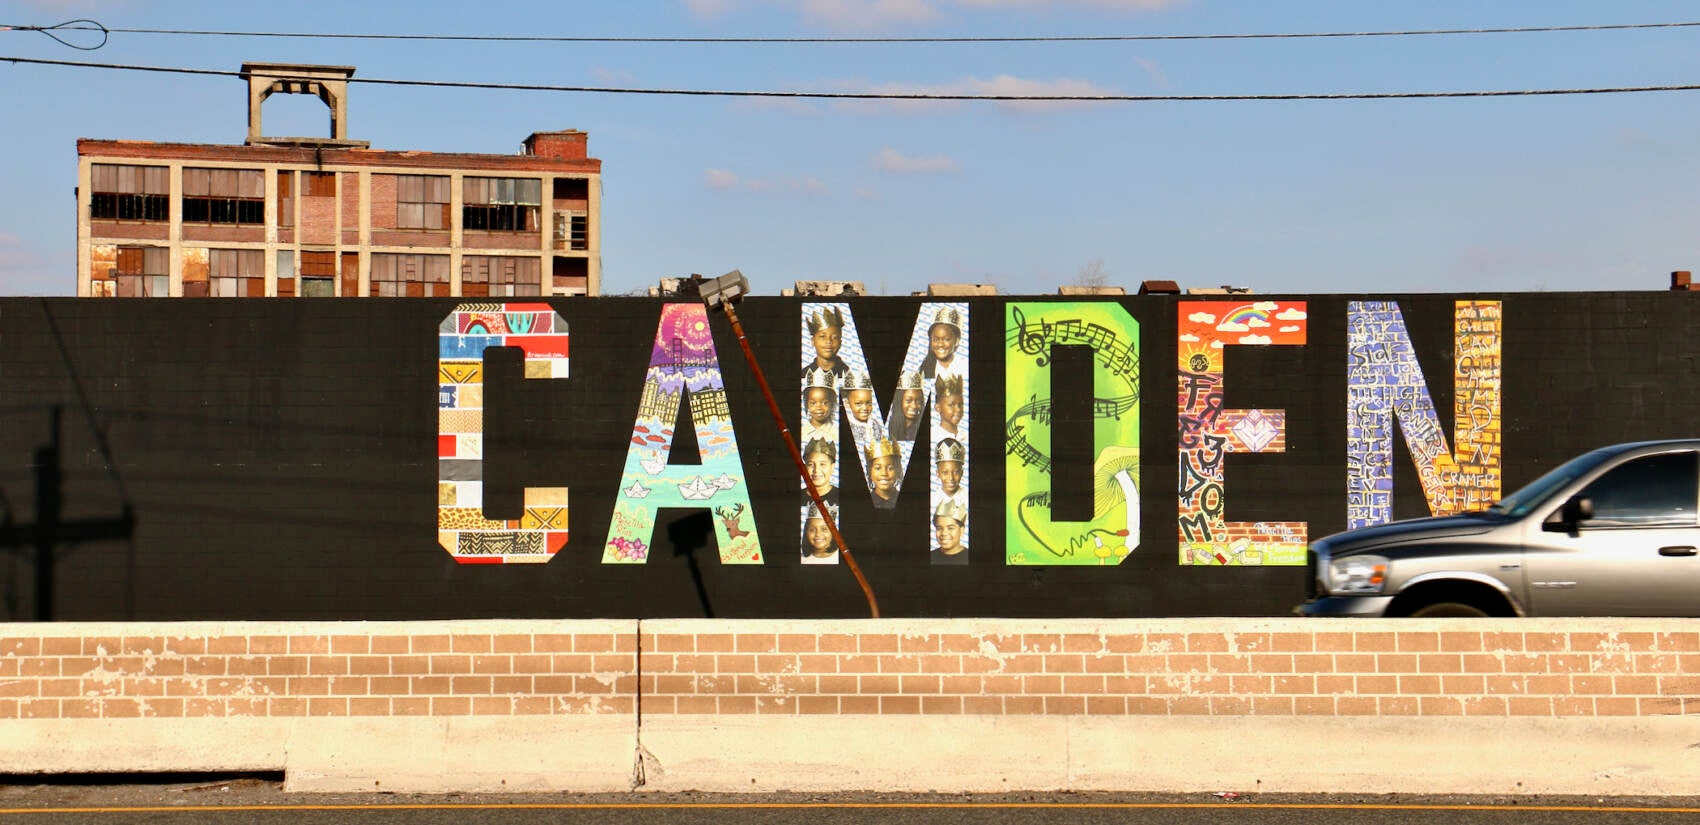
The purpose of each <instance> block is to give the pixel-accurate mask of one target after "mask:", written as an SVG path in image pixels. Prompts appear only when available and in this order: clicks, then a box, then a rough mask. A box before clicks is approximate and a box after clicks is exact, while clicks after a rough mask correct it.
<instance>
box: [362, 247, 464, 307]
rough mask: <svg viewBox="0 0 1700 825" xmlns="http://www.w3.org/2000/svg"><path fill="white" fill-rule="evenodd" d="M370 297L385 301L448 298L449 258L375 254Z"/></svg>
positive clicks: (373, 256) (386, 253) (442, 256)
mask: <svg viewBox="0 0 1700 825" xmlns="http://www.w3.org/2000/svg"><path fill="white" fill-rule="evenodd" d="M371 280H372V284H371V289H370V294H371V295H373V296H376V297H381V298H403V297H406V298H419V297H424V296H433V297H446V296H448V294H449V256H447V255H413V254H396V253H389V252H374V253H372V275H371Z"/></svg>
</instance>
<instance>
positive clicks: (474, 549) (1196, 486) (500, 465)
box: [0, 292, 1700, 620]
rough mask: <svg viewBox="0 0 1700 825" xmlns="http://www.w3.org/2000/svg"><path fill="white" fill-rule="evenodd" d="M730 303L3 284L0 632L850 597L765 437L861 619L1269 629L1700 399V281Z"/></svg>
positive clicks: (1684, 419)
mask: <svg viewBox="0 0 1700 825" xmlns="http://www.w3.org/2000/svg"><path fill="white" fill-rule="evenodd" d="M738 313H739V316H740V318H741V320H742V326H743V328H744V330H745V332H746V335H747V340H746V341H744V342H740V340H739V338H738V337H737V336H736V335H735V334H734V333H733V331H732V329H731V327H730V324H729V323H728V321H727V319H726V318H725V317H723V316H722V315H721V314H719V313H717V312H714V311H710V310H708V309H706V308H705V307H704V306H702V305H701V304H700V303H698V302H694V301H685V300H677V299H642V298H607V299H593V300H583V299H570V298H551V299H539V298H515V299H509V300H501V299H489V300H482V301H479V302H466V301H458V300H453V299H394V300H362V299H349V300H341V299H336V300H306V299H302V300H287V301H286V300H279V301H221V300H215V299H205V300H199V299H196V300H183V301H168V302H122V301H98V300H78V299H0V339H3V340H5V341H6V342H7V343H8V346H7V347H5V348H3V349H0V374H3V375H4V376H5V377H6V385H7V387H8V388H9V391H10V392H11V396H10V398H11V399H12V400H11V401H10V402H9V404H7V405H0V421H3V422H4V424H5V426H0V455H6V456H9V457H10V460H9V461H7V462H4V463H0V549H4V550H5V553H4V554H0V618H6V619H11V620H20V619H39V618H47V619H57V620H72V619H76V620H123V619H157V620H191V619H296V618H299V619H371V620H379V619H397V620H405V619H416V618H450V619H452V618H481V617H512V618H633V617H636V618H647V617H691V616H716V617H796V618H856V617H861V616H865V615H867V608H866V603H865V601H864V599H863V597H862V594H861V591H860V588H859V587H858V586H857V584H856V582H855V580H854V577H853V576H852V575H851V573H850V570H849V569H848V567H849V565H848V564H847V563H845V560H844V559H842V558H840V555H841V554H840V553H839V551H838V548H837V546H836V545H835V544H834V543H833V542H832V540H831V536H830V533H829V531H828V530H827V529H826V524H825V521H824V519H822V518H820V517H819V514H818V513H817V512H816V511H815V510H814V508H813V506H812V504H808V503H807V496H806V493H805V489H804V485H803V477H802V475H800V474H799V472H798V468H797V466H796V463H795V462H794V461H793V458H792V454H791V453H790V451H789V450H788V449H786V447H785V445H784V443H783V442H782V441H781V439H780V432H781V430H780V423H781V422H782V423H783V424H784V426H785V428H786V430H787V431H788V432H789V434H790V436H791V438H792V440H793V443H794V445H795V446H796V448H797V449H798V451H799V454H800V457H801V459H802V463H803V470H804V472H806V473H807V474H808V477H809V478H811V479H812V480H813V482H814V483H815V484H816V485H817V486H818V487H819V488H820V489H821V490H822V491H824V492H825V493H826V496H825V498H826V500H827V503H828V508H827V509H828V512H829V514H830V515H831V516H832V517H833V519H834V520H835V521H836V523H837V525H838V527H839V528H840V530H841V532H842V534H843V536H844V538H845V540H846V543H847V545H848V546H849V548H850V549H851V550H852V551H853V553H854V555H855V560H856V562H857V564H858V565H859V566H860V568H861V569H862V570H863V572H864V573H865V574H866V576H867V578H868V580H869V582H870V584H871V585H872V586H873V588H874V589H875V591H876V592H877V594H878V597H879V601H880V606H881V609H882V613H883V614H884V615H888V616H907V617H939V618H945V617H957V616H963V617H966V616H987V617H1116V616H1205V615H1214V616H1222V615H1228V616H1241V615H1243V616H1279V615H1287V614H1289V613H1290V611H1291V609H1292V607H1293V606H1294V605H1295V604H1297V603H1298V602H1299V601H1301V600H1302V598H1303V592H1304V586H1303V576H1304V568H1303V565H1304V561H1305V548H1306V544H1307V542H1310V541H1313V540H1315V539H1316V538H1318V537H1320V536H1323V535H1326V534H1328V533H1332V532H1336V531H1339V530H1343V529H1347V528H1350V527H1356V526H1362V525H1369V524H1376V523H1381V522H1385V521H1388V520H1392V519H1397V518H1411V517H1417V516H1427V515H1441V514H1449V513H1457V512H1463V511H1467V510H1472V509H1478V508H1481V507H1484V506H1486V505H1487V504H1489V503H1491V502H1493V501H1495V500H1496V499H1498V498H1500V497H1501V496H1502V495H1504V494H1505V493H1507V492H1509V491H1510V490H1512V489H1515V488H1516V487H1519V486H1521V485H1523V484H1526V483H1528V482H1529V481H1532V480H1533V479H1534V478H1536V477H1537V476H1539V475H1540V474H1541V473H1543V472H1545V471H1546V470H1548V469H1550V468H1551V467H1553V466H1555V465H1557V464H1558V463H1560V462H1562V461H1564V460H1566V459H1568V458H1570V457H1572V456H1574V455H1576V454H1578V453H1581V452H1584V451H1586V450H1588V449H1592V448H1594V447H1597V446H1600V445H1603V444H1609V443H1614V442H1619V441H1630V440H1637V439H1647V438H1663V437H1677V436H1691V435H1693V433H1694V424H1693V411H1694V410H1695V409H1700V382H1697V381H1695V380H1694V374H1695V373H1694V364H1695V363H1697V362H1700V342H1697V341H1695V340H1693V339H1692V338H1691V337H1689V336H1684V335H1681V334H1680V331H1681V330H1686V329H1692V328H1695V327H1696V326H1700V299H1697V297H1696V296H1695V295H1694V294H1692V293H1666V292H1639V293H1628V292H1623V293H1528V294H1511V295H1463V296H1456V295H1441V294H1425V295H1395V296H1327V295H1310V296H1255V295H1244V296H1237V295H1236V296H1122V297H1115V298H1109V297H1105V298H1092V299H1084V298H1078V297H1072V296H1007V297H975V298H967V299H948V298H932V297H925V296H913V297H861V296H858V297H852V298H846V299H823V298H783V297H764V296H755V297H751V298H748V299H746V300H744V301H743V302H742V303H741V304H739V306H738ZM744 343H747V344H748V345H749V347H750V351H751V352H752V353H754V354H755V355H756V356H757V357H758V360H759V363H760V364H761V365H762V368H763V373H764V376H765V379H766V382H767V385H768V386H769V387H770V389H771V391H772V399H773V407H770V406H769V404H768V400H767V398H768V397H767V396H766V395H764V394H763V393H762V391H761V387H760V383H759V382H758V381H757V379H756V374H755V372H754V371H753V370H752V369H751V367H750V365H749V364H748V363H747V362H746V359H745V357H744V349H743V344H744ZM433 399H434V403H433ZM774 407H777V419H778V420H777V421H776V420H775V415H776V413H775V411H774ZM433 446H434V449H433ZM433 496H434V500H435V506H434V507H433V506H432V501H433ZM433 516H434V517H433Z"/></svg>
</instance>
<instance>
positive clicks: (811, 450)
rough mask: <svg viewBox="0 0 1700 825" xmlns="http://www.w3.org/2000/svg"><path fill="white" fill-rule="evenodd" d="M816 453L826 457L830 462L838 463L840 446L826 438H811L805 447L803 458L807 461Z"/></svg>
mask: <svg viewBox="0 0 1700 825" xmlns="http://www.w3.org/2000/svg"><path fill="white" fill-rule="evenodd" d="M816 453H819V454H820V455H824V456H826V460H828V461H832V462H837V461H838V445H836V444H833V443H832V442H831V441H828V440H826V439H824V438H811V439H809V443H808V444H806V445H804V446H803V458H805V459H807V458H808V457H809V456H811V455H815V454H816Z"/></svg>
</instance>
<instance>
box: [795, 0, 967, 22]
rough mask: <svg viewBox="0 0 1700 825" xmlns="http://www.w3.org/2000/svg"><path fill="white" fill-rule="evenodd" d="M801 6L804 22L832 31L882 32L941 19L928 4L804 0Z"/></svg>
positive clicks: (909, 0)
mask: <svg viewBox="0 0 1700 825" xmlns="http://www.w3.org/2000/svg"><path fill="white" fill-rule="evenodd" d="M798 6H799V11H801V12H802V14H803V20H804V21H805V22H808V23H814V24H817V25H821V26H826V27H828V28H833V29H882V28H886V27H888V26H894V25H913V24H918V23H930V22H932V21H934V20H937V19H939V18H940V17H941V16H942V15H941V14H940V13H939V10H938V9H937V8H936V7H935V6H934V4H933V3H931V2H929V1H928V0H801V2H800V3H799V4H798Z"/></svg>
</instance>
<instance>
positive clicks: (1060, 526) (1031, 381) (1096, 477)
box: [1004, 301, 1140, 565]
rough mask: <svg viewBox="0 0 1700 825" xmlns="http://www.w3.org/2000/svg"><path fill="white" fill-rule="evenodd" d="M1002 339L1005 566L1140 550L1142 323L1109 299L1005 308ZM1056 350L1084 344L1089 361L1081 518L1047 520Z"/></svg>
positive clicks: (1097, 558) (1071, 561) (1093, 560)
mask: <svg viewBox="0 0 1700 825" xmlns="http://www.w3.org/2000/svg"><path fill="white" fill-rule="evenodd" d="M1004 340H1005V345H1006V346H1007V347H1008V352H1009V354H1010V357H1009V359H1008V361H1007V363H1006V366H1005V371H1004V381H1005V385H1004V398H1005V399H1008V403H1009V405H1010V406H1009V410H1010V412H1009V419H1008V420H1007V421H1006V422H1005V423H1004V453H1005V457H1004V474H1005V488H1006V493H1005V497H1004V499H1005V500H1004V507H1005V519H1004V524H1005V528H1004V529H1005V545H1006V549H1005V561H1006V562H1007V563H1008V564H1011V565H1018V564H1019V565H1115V564H1120V563H1121V562H1122V561H1123V560H1124V559H1126V558H1127V556H1128V554H1129V553H1131V552H1133V550H1134V549H1135V548H1137V547H1138V546H1139V527H1140V522H1139V486H1138V479H1139V370H1138V366H1137V365H1138V362H1139V322H1138V321H1135V320H1134V319H1133V317H1132V316H1131V315H1129V314H1128V313H1127V310H1125V309H1123V308H1122V307H1121V305H1120V304H1116V303H1110V302H1102V301H1099V302H1079V303H1073V302H1065V303H1017V302H1012V303H1010V304H1008V305H1006V308H1005V314H1004ZM1059 345H1076V346H1081V345H1083V346H1089V347H1091V348H1092V350H1093V352H1094V355H1095V357H1094V358H1093V370H1092V390H1091V392H1092V454H1093V461H1092V479H1093V485H1092V490H1093V493H1092V518H1091V519H1089V520H1087V521H1058V520H1056V519H1054V518H1053V516H1052V506H1051V505H1052V495H1053V485H1052V473H1053V470H1054V468H1055V467H1056V466H1057V465H1055V464H1054V463H1053V462H1052V456H1051V455H1050V452H1051V432H1052V421H1053V416H1052V411H1053V407H1054V399H1053V397H1052V393H1051V374H1052V368H1053V365H1052V347H1054V346H1059ZM1017 399H1022V400H1024V401H1023V403H1017Z"/></svg>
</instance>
